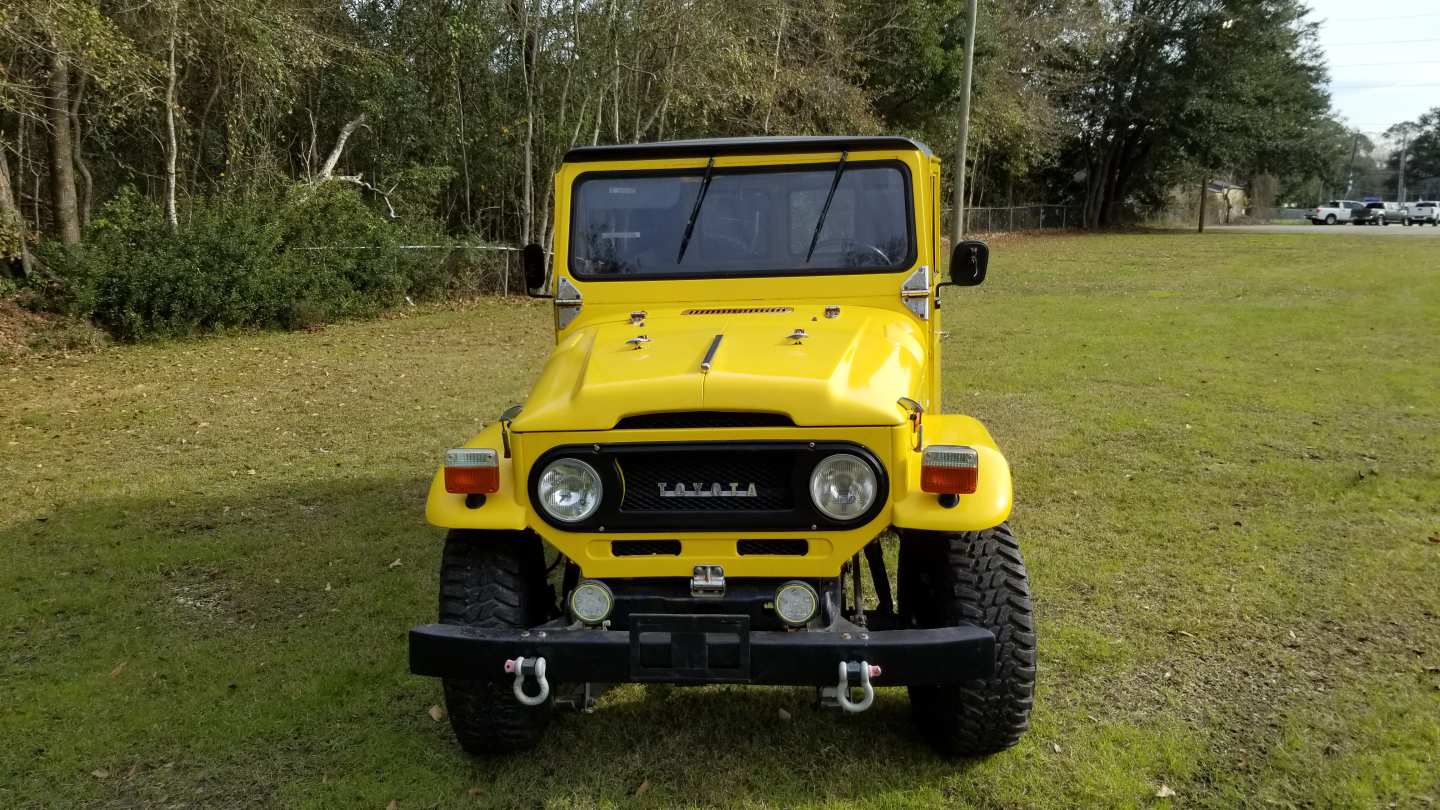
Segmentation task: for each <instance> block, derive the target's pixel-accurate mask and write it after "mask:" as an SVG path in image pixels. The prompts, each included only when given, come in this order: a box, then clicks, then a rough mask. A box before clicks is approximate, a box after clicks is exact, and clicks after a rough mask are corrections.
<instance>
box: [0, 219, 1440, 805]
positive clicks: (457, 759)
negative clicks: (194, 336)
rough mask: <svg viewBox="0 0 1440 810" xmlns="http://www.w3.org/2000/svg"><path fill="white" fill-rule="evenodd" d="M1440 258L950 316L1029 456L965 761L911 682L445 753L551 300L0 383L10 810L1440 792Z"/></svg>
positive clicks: (957, 358) (1051, 249) (1058, 240)
mask: <svg viewBox="0 0 1440 810" xmlns="http://www.w3.org/2000/svg"><path fill="white" fill-rule="evenodd" d="M1431 241H1432V240H1428V239H1427V240H1409V239H1405V240H1390V239H1384V240H1376V239H1368V238H1363V237H1333V238H1326V239H1323V240H1322V239H1312V238H1309V237H1307V236H1305V235H1238V234H1225V233H1213V234H1208V235H1205V236H1203V237H1196V236H1192V235H1181V234H1165V233H1157V234H1146V235H1127V236H1103V237H1054V238H1043V239H1035V240H1031V241H1022V242H1015V243H1006V244H1000V245H996V249H995V254H994V263H993V266H992V271H991V277H990V280H989V281H988V282H987V284H986V286H984V287H981V288H978V289H975V290H954V289H952V290H949V291H947V294H946V309H945V315H946V328H947V329H948V330H949V332H950V337H949V338H948V341H947V349H946V355H945V361H946V387H947V394H946V395H947V399H948V402H947V405H948V409H950V410H963V411H965V412H969V413H973V414H975V415H977V416H979V417H980V418H981V419H982V420H984V421H986V422H987V424H988V425H989V426H990V428H991V430H992V431H993V432H994V434H995V435H996V437H997V438H998V439H999V441H1000V442H1001V445H1002V446H1003V447H1004V448H1005V449H1006V451H1007V453H1008V454H1009V455H1010V457H1011V459H1012V462H1013V464H1014V469H1015V476H1016V492H1017V497H1018V506H1017V509H1016V512H1015V516H1014V524H1015V526H1016V528H1017V530H1018V531H1019V532H1020V536H1021V538H1022V542H1023V543H1024V546H1025V549H1026V553H1027V555H1028V560H1029V563H1030V570H1031V572H1032V576H1033V583H1032V584H1033V587H1034V589H1035V593H1036V609H1037V612H1038V616H1039V632H1040V665H1041V676H1040V677H1041V681H1040V684H1041V685H1040V690H1039V695H1038V699H1037V702H1036V710H1035V714H1034V718H1033V721H1034V722H1033V728H1032V731H1031V732H1030V733H1029V734H1028V735H1027V736H1026V737H1025V739H1024V741H1023V742H1022V743H1021V744H1020V745H1019V746H1018V747H1017V748H1015V749H1014V750H1012V751H1009V752H1007V753H1004V754H1001V755H998V756H995V757H991V758H989V759H985V760H980V761H970V762H959V763H956V762H948V761H945V760H942V759H939V758H937V757H935V756H934V755H932V754H931V753H930V752H929V751H928V750H927V749H926V748H925V747H924V746H923V745H922V744H920V743H919V742H918V741H917V740H916V739H915V738H914V736H913V735H912V734H911V731H910V726H909V718H908V715H907V705H906V701H905V698H904V693H903V691H900V690H883V691H882V694H881V697H880V698H879V699H878V700H877V705H876V707H875V708H874V709H872V710H871V711H870V712H868V713H866V714H864V715H861V716H858V717H844V716H841V715H839V714H838V713H835V712H833V711H826V712H817V711H815V710H813V709H812V708H811V703H812V697H813V693H812V692H810V691H808V690H803V689H780V688H765V689H743V688H738V687H717V688H706V689H693V690H692V689H653V688H652V689H646V688H642V687H639V686H627V687H623V688H620V689H617V690H615V691H613V692H611V693H609V694H607V696H606V697H605V699H604V701H603V702H602V704H601V706H600V708H599V710H598V711H597V712H596V713H595V714H594V715H592V716H563V717H561V718H560V719H559V720H558V722H556V723H555V724H554V726H552V731H551V734H550V736H549V737H548V738H547V740H546V742H545V744H544V745H543V746H542V747H541V748H540V749H539V751H538V752H536V753H535V754H533V755H531V756H526V757H523V758H514V759H507V760H498V761H480V762H477V761H472V760H468V759H466V758H465V757H464V756H462V755H461V754H460V752H459V751H458V749H457V748H456V746H455V745H454V743H453V741H452V739H451V737H450V734H449V730H448V727H447V725H446V724H445V723H444V722H435V721H434V720H432V719H431V718H430V716H429V715H428V714H427V711H428V710H429V708H430V707H431V706H432V705H434V704H436V703H439V702H440V690H439V686H438V684H437V683H435V682H433V681H431V680H428V679H422V678H416V677H412V676H410V675H408V674H407V672H406V662H405V632H406V630H407V629H408V628H409V626H410V625H412V624H414V623H417V622H420V621H425V620H428V619H430V617H431V616H432V615H433V613H434V609H435V605H434V603H435V588H436V568H437V564H438V555H439V550H440V542H439V540H440V533H439V531H437V530H435V529H432V528H429V527H427V526H425V525H424V523H423V521H422V517H421V503H422V495H423V492H424V489H425V486H426V483H427V481H428V478H429V475H430V474H431V472H432V471H433V468H434V465H435V463H436V459H437V458H438V457H439V453H440V451H441V450H442V449H443V448H445V447H448V446H451V445H453V444H455V443H456V442H457V441H459V440H462V439H463V438H465V437H467V436H469V435H470V434H471V433H472V432H473V431H474V430H476V429H477V428H478V427H480V426H481V424H483V423H484V422H485V421H486V420H488V419H491V418H493V417H494V415H495V414H498V413H499V412H500V410H501V409H502V408H504V407H505V406H507V405H509V404H512V403H514V402H517V401H520V400H521V399H522V398H523V396H524V394H525V391H526V389H527V386H528V385H529V383H530V381H531V380H532V379H533V377H534V375H535V373H536V371H537V369H538V367H539V364H540V362H541V361H542V359H543V357H544V356H545V353H546V350H547V347H548V343H549V326H548V322H549V314H548V310H547V309H546V308H545V307H544V306H542V305H540V304H529V303H525V302H518V303H517V302H514V301H507V302H502V301H485V302H480V303H476V304H473V305H470V306H466V307H460V308H452V309H421V310H409V311H407V312H406V313H403V315H404V317H396V318H392V319H388V320H383V321H375V322H365V323H349V324H343V325H338V326H332V327H330V328H329V329H327V330H325V331H323V332H319V333H301V334H271V335H258V336H238V337H225V338H215V339H209V340H203V341H194V342H180V343H169V344H162V345H146V346H132V347H112V348H108V349H104V350H102V351H99V352H96V353H92V354H84V355H79V356H74V357H68V358H65V357H51V358H32V359H27V360H23V361H16V362H12V363H11V364H10V365H4V366H0V403H3V407H0V492H3V493H4V496H5V497H4V499H3V502H0V740H3V742H0V806H5V807H14V806H21V807H26V806H36V807H39V806H44V807H65V806H76V805H103V806H142V805H157V806H159V805H163V806H225V807H230V806H242V805H265V806H269V805H280V806H302V807H335V806H356V807H374V808H381V807H384V806H385V805H386V804H387V803H388V802H390V801H391V800H395V801H396V802H397V806H398V807H400V808H417V807H466V806H510V805H524V806H544V807H555V808H560V807H570V806H581V807H590V806H615V805H625V806H630V805H635V806H650V807H669V806H675V805H691V804H693V805H727V806H739V807H758V806H769V805H778V806H785V807H797V806H814V807H853V806H864V807H910V806H943V807H957V806H978V807H996V808H1000V807H1004V808H1026V807H1035V808H1068V807H1076V806H1087V805H1090V806H1107V807H1110V806H1119V807H1127V806H1134V807H1147V806H1167V805H1170V804H1175V805H1184V806H1210V807H1227V808H1228V807H1234V806H1237V805H1245V804H1248V805H1256V806H1278V807H1355V808H1364V807H1374V806H1384V805H1392V804H1393V805H1395V806H1400V807H1425V806H1430V805H1432V804H1433V803H1435V802H1436V801H1440V587H1437V584H1436V583H1437V581H1440V578H1437V572H1440V461H1437V459H1440V273H1436V272H1435V271H1436V270H1437V269H1440V259H1437V253H1440V246H1437V245H1435V244H1431ZM397 561H398V564H397ZM781 709H785V710H786V711H787V712H789V713H790V715H791V716H792V719H790V720H789V721H784V720H781V719H780V717H779V713H780V710H781ZM1161 785H1166V786H1168V787H1170V788H1171V789H1173V790H1174V791H1175V793H1176V794H1177V795H1176V798H1175V799H1173V800H1168V801H1167V800H1157V799H1156V798H1155V794H1156V791H1157V790H1158V789H1159V787H1160V786H1161Z"/></svg>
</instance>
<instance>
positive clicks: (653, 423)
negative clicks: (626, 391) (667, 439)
mask: <svg viewBox="0 0 1440 810" xmlns="http://www.w3.org/2000/svg"><path fill="white" fill-rule="evenodd" d="M794 426H795V423H794V422H793V421H792V420H791V419H790V417H788V416H786V415H785V414H783V413H759V412H749V411H672V412H670V413H641V414H636V415H634V416H627V417H625V418H624V419H621V420H620V421H619V422H618V423H617V424H616V425H615V429H616V430H675V429H679V428H740V427H794Z"/></svg>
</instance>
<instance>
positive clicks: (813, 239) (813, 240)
mask: <svg viewBox="0 0 1440 810" xmlns="http://www.w3.org/2000/svg"><path fill="white" fill-rule="evenodd" d="M849 156H850V152H849V151H845V152H841V153H840V164H839V165H837V166H836V167H835V176H834V177H832V178H830V193H829V194H826V195H825V205H824V206H822V207H821V208H820V221H819V222H816V223H815V233H813V234H811V236H810V249H809V250H807V251H805V263H806V264H809V263H810V257H811V256H814V255H815V245H817V244H818V243H819V242H820V231H821V229H823V228H824V227H825V215H826V214H828V213H830V201H831V200H833V199H835V187H836V186H838V185H840V175H841V174H844V173H845V159H846V158H848V157H849Z"/></svg>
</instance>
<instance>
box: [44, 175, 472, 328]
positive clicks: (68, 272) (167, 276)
mask: <svg viewBox="0 0 1440 810" xmlns="http://www.w3.org/2000/svg"><path fill="white" fill-rule="evenodd" d="M414 238H420V239H433V238H434V237H433V236H432V235H428V234H425V233H424V232H423V229H417V228H414V227H407V226H401V225H399V224H397V223H394V222H390V221H387V220H385V219H384V218H383V217H381V216H380V215H379V214H378V213H376V212H375V211H374V210H373V209H371V208H370V207H369V206H368V205H367V204H366V203H365V202H364V200H362V199H361V198H360V197H359V195H358V194H357V193H356V190H355V189H354V188H351V187H349V186H344V185H341V184H328V185H323V186H319V187H314V186H308V185H307V186H297V187H295V188H293V189H290V190H289V191H287V192H286V193H284V194H280V195H275V196H272V197H269V198H264V197H232V198H214V199H210V200H203V201H197V203H196V204H195V205H194V206H192V207H191V208H190V209H189V210H188V211H187V215H186V218H185V221H184V222H183V224H182V227H181V229H180V232H179V233H178V234H171V233H170V232H169V229H168V228H166V226H165V222H164V217H163V215H162V213H161V211H160V209H159V207H158V206H157V205H155V204H154V203H153V202H151V201H148V200H146V199H144V198H143V197H141V196H140V195H139V194H137V193H136V192H135V191H133V190H126V191H122V192H121V193H120V194H119V195H117V196H116V197H115V198H114V199H112V200H111V201H109V202H108V203H107V204H106V205H105V206H104V207H103V208H102V209H101V210H100V211H99V212H98V213H97V215H96V217H95V219H94V220H93V221H92V223H91V225H90V227H89V228H88V229H87V230H86V233H85V240H84V243H83V245H82V246H80V247H78V248H72V249H68V250H67V249H63V248H58V247H49V248H48V249H47V252H46V254H45V255H44V257H43V258H44V259H45V260H46V262H47V264H48V266H49V267H50V268H51V273H52V277H53V281H51V282H50V284H49V286H48V287H47V288H46V289H45V290H44V292H43V297H44V300H45V301H46V303H47V304H48V306H49V307H50V308H52V309H58V310H61V311H64V312H66V313H68V314H74V315H85V316H89V317H92V318H94V320H95V321H96V322H97V323H99V324H100V325H101V326H103V327H104V328H105V329H107V330H109V331H110V332H111V333H112V334H114V335H115V336H116V337H118V338H120V339H122V340H137V339H143V338H150V337H168V336H179V335H190V334H196V333H200V332H207V331H214V330H219V329H226V328H235V327H253V328H270V329H296V328H303V327H307V326H312V325H314V324H316V323H323V322H325V321H329V320H333V319H336V318H344V317H353V316H361V315H369V314H373V313H375V312H377V311H379V310H380V309H383V308H384V307H387V306H391V305H394V304H396V303H398V302H399V301H401V300H403V298H404V297H405V296H406V295H415V296H424V295H429V294H431V293H432V292H434V290H433V288H434V287H435V286H436V285H437V284H438V285H442V286H443V283H444V281H443V280H440V279H436V278H435V277H434V276H435V274H434V273H433V271H432V270H431V269H430V268H428V267H427V263H426V262H425V261H424V259H423V257H418V256H407V255H406V252H405V251H401V250H399V249H398V248H399V246H400V245H401V244H403V243H404V242H405V241H406V240H407V239H414Z"/></svg>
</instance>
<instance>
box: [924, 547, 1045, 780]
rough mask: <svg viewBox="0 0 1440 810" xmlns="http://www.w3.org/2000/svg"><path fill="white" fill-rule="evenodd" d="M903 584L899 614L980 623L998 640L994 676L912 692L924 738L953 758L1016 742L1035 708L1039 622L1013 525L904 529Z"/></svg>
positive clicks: (937, 622)
mask: <svg viewBox="0 0 1440 810" xmlns="http://www.w3.org/2000/svg"><path fill="white" fill-rule="evenodd" d="M899 580H900V582H899V585H900V610H901V613H902V615H903V616H904V617H906V618H907V619H908V620H909V621H910V622H912V623H913V624H914V625H916V626H918V627H946V626H953V625H956V624H960V623H962V622H965V623H969V624H976V625H979V626H981V627H985V628H987V629H989V630H990V631H991V632H993V633H994V634H995V640H996V644H995V670H994V672H993V674H991V676H990V677H988V678H983V679H979V680H973V681H964V682H961V683H958V684H948V685H943V686H912V687H910V708H911V711H912V713H913V716H914V720H915V724H916V726H917V727H918V728H919V730H920V733H921V734H923V735H924V736H925V738H926V739H927V740H929V742H930V744H931V745H933V746H934V747H935V748H936V749H937V750H938V751H940V752H941V753H943V754H947V755H950V756H980V755H984V754H993V753H995V752H997V751H1003V750H1005V749H1006V748H1009V747H1011V746H1012V745H1014V744H1015V743H1017V742H1019V741H1020V736H1021V735H1022V734H1024V733H1025V730H1026V729H1027V728H1029V727H1030V708H1031V706H1032V705H1033V704H1034V702H1035V616H1034V608H1033V606H1032V605H1031V602H1030V584H1029V578H1028V575H1027V574H1026V571H1025V561H1024V559H1023V558H1022V557H1021V556H1020V544H1019V543H1018V542H1017V541H1016V540H1015V535H1014V534H1012V533H1011V531H1010V527H1009V526H1008V525H1006V524H1003V523H1002V524H1001V525H999V526H996V527H995V528H993V529H987V530H985V531H983V532H960V533H953V534H952V533H940V532H914V531H901V532H900V572H899Z"/></svg>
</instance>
